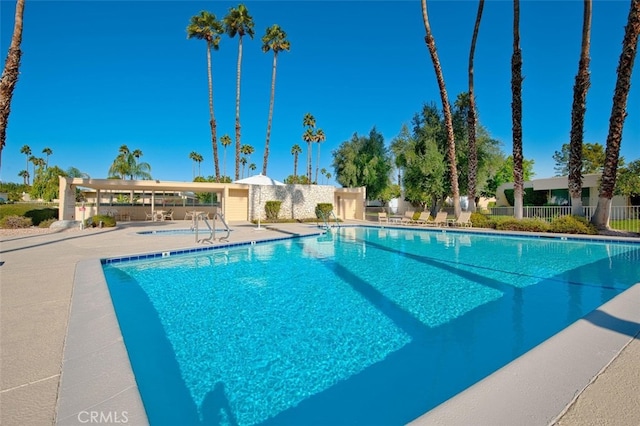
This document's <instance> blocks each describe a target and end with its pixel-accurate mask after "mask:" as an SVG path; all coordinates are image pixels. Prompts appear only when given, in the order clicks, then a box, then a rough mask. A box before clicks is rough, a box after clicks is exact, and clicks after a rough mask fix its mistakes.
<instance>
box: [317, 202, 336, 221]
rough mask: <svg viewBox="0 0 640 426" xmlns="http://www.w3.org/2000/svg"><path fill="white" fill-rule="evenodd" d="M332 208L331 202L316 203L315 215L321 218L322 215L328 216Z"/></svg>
mask: <svg viewBox="0 0 640 426" xmlns="http://www.w3.org/2000/svg"><path fill="white" fill-rule="evenodd" d="M332 210H333V204H331V203H318V204H317V205H316V217H317V218H318V219H322V217H323V216H324V217H328V216H329V213H331V211H332Z"/></svg>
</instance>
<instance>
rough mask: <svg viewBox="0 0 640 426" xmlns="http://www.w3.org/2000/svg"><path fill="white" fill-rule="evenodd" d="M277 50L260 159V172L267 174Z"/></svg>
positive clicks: (274, 55) (274, 54)
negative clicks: (265, 138) (265, 135)
mask: <svg viewBox="0 0 640 426" xmlns="http://www.w3.org/2000/svg"><path fill="white" fill-rule="evenodd" d="M277 61H278V51H277V50H274V51H273V67H272V70H271V99H270V101H269V119H268V120H267V140H266V142H265V144H264V158H263V159H262V174H263V175H265V176H266V175H267V162H268V161H269V139H270V138H271V120H272V119H273V102H274V100H275V95H276V65H277Z"/></svg>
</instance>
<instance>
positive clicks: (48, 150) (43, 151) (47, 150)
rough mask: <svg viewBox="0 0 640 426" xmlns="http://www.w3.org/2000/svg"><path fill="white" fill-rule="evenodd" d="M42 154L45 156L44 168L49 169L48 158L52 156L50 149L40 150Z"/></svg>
mask: <svg viewBox="0 0 640 426" xmlns="http://www.w3.org/2000/svg"><path fill="white" fill-rule="evenodd" d="M42 153H43V154H44V155H46V156H47V163H46V167H47V169H48V168H49V156H50V155H51V154H53V150H52V149H51V148H45V149H43V150H42Z"/></svg>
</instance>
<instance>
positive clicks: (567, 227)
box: [549, 215, 598, 235]
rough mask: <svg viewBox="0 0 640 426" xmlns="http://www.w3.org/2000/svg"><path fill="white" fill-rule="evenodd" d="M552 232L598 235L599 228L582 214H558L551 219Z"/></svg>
mask: <svg viewBox="0 0 640 426" xmlns="http://www.w3.org/2000/svg"><path fill="white" fill-rule="evenodd" d="M549 231H550V232H557V233H560V234H587V235H597V234H598V230H597V229H596V227H595V226H594V225H593V224H591V223H590V222H589V221H588V220H587V219H586V218H584V217H580V216H572V215H569V216H558V217H556V218H554V219H553V220H552V221H551V225H550V229H549Z"/></svg>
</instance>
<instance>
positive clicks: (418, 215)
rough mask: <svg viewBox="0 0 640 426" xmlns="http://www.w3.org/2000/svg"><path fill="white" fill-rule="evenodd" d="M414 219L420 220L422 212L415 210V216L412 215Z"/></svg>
mask: <svg viewBox="0 0 640 426" xmlns="http://www.w3.org/2000/svg"><path fill="white" fill-rule="evenodd" d="M411 219H412V220H418V219H420V212H413V216H412V217H411Z"/></svg>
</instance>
